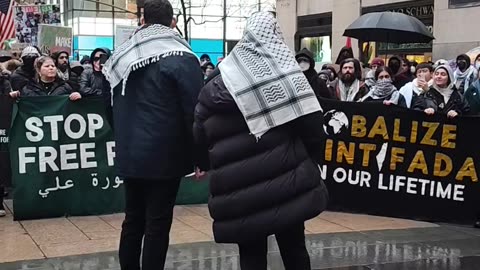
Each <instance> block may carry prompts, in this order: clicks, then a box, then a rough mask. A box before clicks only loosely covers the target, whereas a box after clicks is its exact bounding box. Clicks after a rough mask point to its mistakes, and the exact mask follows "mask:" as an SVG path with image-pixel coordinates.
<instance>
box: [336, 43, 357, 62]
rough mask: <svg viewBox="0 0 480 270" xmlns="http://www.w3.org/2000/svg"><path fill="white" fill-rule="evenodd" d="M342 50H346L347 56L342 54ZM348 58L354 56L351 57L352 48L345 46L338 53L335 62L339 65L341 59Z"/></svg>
mask: <svg viewBox="0 0 480 270" xmlns="http://www.w3.org/2000/svg"><path fill="white" fill-rule="evenodd" d="M344 52H348V53H349V56H344V55H343V53H344ZM348 58H354V57H353V49H352V48H349V47H347V46H345V47H343V48H342V49H341V50H340V52H339V53H338V57H337V61H336V62H335V64H337V65H340V63H342V61H343V60H345V59H348Z"/></svg>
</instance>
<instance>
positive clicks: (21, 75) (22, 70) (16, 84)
mask: <svg viewBox="0 0 480 270" xmlns="http://www.w3.org/2000/svg"><path fill="white" fill-rule="evenodd" d="M40 56H41V54H40V50H38V49H37V48H36V47H34V46H28V47H26V48H25V49H23V51H22V55H21V58H22V62H23V65H22V66H20V67H19V68H18V69H17V70H15V72H13V73H12V75H11V77H10V83H11V85H12V90H14V91H20V90H22V89H23V88H24V87H25V86H26V85H27V84H28V83H34V82H35V67H34V63H35V60H36V59H37V58H38V57H40Z"/></svg>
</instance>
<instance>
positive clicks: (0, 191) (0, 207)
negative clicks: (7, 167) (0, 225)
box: [0, 184, 5, 210]
mask: <svg viewBox="0 0 480 270" xmlns="http://www.w3.org/2000/svg"><path fill="white" fill-rule="evenodd" d="M4 195H5V188H4V187H3V186H2V184H0V210H5V207H4V206H3V196H4Z"/></svg>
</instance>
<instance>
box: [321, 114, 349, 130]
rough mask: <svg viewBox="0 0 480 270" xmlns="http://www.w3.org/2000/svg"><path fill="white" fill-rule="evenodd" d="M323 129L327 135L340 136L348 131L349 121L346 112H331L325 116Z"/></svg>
mask: <svg viewBox="0 0 480 270" xmlns="http://www.w3.org/2000/svg"><path fill="white" fill-rule="evenodd" d="M323 118H324V123H325V124H324V125H323V129H324V130H325V133H327V135H338V134H341V133H343V132H344V131H347V130H348V126H349V121H348V117H347V115H346V114H345V113H344V112H340V111H337V110H331V111H328V112H326V113H325V114H324V115H323Z"/></svg>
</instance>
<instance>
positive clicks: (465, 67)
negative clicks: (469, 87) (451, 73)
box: [457, 61, 467, 71]
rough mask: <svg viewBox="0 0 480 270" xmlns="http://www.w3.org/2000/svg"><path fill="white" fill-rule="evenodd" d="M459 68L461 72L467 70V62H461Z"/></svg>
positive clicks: (458, 64)
mask: <svg viewBox="0 0 480 270" xmlns="http://www.w3.org/2000/svg"><path fill="white" fill-rule="evenodd" d="M457 66H458V68H459V69H460V70H461V71H464V70H465V69H467V62H465V61H459V62H458V63H457Z"/></svg>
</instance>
